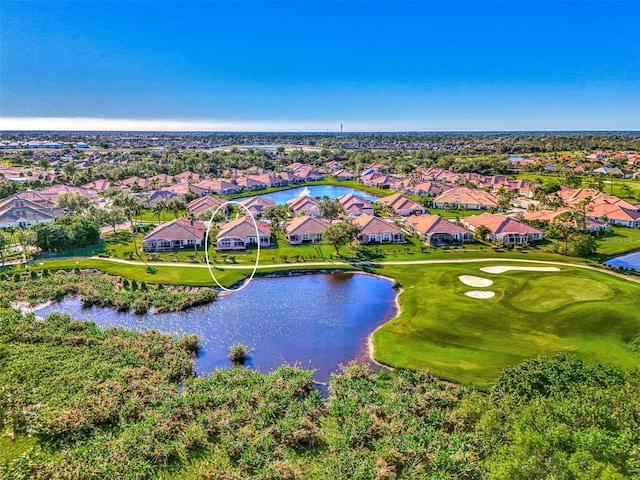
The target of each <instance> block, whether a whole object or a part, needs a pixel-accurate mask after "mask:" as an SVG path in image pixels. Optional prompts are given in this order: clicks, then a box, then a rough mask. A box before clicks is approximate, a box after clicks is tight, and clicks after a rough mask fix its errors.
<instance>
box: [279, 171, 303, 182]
mask: <svg viewBox="0 0 640 480" xmlns="http://www.w3.org/2000/svg"><path fill="white" fill-rule="evenodd" d="M278 176H279V177H280V178H281V179H283V180H284V181H286V182H287V185H289V184H296V183H303V182H304V178H300V177H298V176H297V175H295V174H293V173H291V172H281V173H280V174H279V175H278Z"/></svg>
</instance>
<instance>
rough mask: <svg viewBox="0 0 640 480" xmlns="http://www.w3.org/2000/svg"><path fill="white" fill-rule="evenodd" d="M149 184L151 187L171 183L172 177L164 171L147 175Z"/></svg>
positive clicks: (164, 185)
mask: <svg viewBox="0 0 640 480" xmlns="http://www.w3.org/2000/svg"><path fill="white" fill-rule="evenodd" d="M149 184H150V185H151V186H152V188H157V187H166V186H168V185H173V177H172V176H171V175H167V174H166V173H159V174H158V175H154V176H153V177H149Z"/></svg>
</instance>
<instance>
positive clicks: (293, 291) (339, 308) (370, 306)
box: [37, 273, 396, 382]
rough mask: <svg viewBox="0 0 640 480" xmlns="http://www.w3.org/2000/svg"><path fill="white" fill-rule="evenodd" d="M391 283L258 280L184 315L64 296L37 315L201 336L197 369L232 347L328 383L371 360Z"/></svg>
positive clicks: (331, 278)
mask: <svg viewBox="0 0 640 480" xmlns="http://www.w3.org/2000/svg"><path fill="white" fill-rule="evenodd" d="M395 297H396V292H395V291H394V290H393V288H392V284H391V282H390V281H388V280H386V279H383V278H380V277H375V276H371V275H365V274H353V273H335V274H314V275H299V276H291V277H274V278H258V279H255V280H253V281H252V282H251V283H250V284H249V285H248V286H247V287H246V288H244V289H243V290H241V291H239V292H237V293H232V294H230V295H225V296H222V297H220V299H219V300H218V301H216V302H213V303H211V304H209V305H204V306H200V307H195V308H192V309H190V310H187V311H186V312H175V313H164V314H147V315H134V314H132V313H118V312H116V311H114V310H110V309H105V308H96V307H93V308H88V309H83V308H82V304H81V301H80V300H79V299H66V300H64V301H62V302H60V303H57V304H52V305H50V306H48V307H46V308H43V309H41V310H39V311H38V312H37V315H38V316H43V317H44V316H46V315H49V314H51V313H54V312H64V313H68V314H69V315H70V316H71V317H73V318H78V319H81V320H91V321H94V322H95V323H96V324H97V325H98V326H100V327H102V328H106V327H125V328H127V329H130V330H136V331H143V330H150V329H155V330H158V331H161V332H165V333H169V334H171V335H175V336H179V335H184V334H187V333H195V334H197V335H198V336H199V337H200V340H201V347H202V349H201V352H200V354H199V356H198V358H197V360H196V373H197V374H198V375H201V376H202V375H208V374H210V373H211V372H212V371H213V370H215V369H216V368H220V367H229V366H230V365H231V363H230V361H229V359H228V355H229V347H230V346H231V345H233V344H234V343H244V344H246V345H247V346H248V347H249V349H250V353H249V355H250V358H249V361H248V362H247V363H246V365H247V366H250V367H252V368H257V369H259V370H261V371H264V372H268V371H271V370H273V369H274V368H276V367H278V366H280V365H282V364H283V363H288V364H296V365H298V366H300V367H303V368H309V369H315V370H316V371H315V374H314V377H315V379H316V380H318V381H321V382H324V381H326V380H328V379H329V376H330V374H331V372H335V371H337V370H338V369H339V365H340V364H346V363H348V362H349V361H350V360H357V361H360V362H369V361H370V360H369V355H368V346H367V339H368V337H369V335H370V334H371V333H372V332H373V331H374V330H375V329H376V328H377V327H379V326H380V325H382V324H383V323H385V322H386V321H388V320H390V319H391V318H393V317H394V316H395V315H396V304H395Z"/></svg>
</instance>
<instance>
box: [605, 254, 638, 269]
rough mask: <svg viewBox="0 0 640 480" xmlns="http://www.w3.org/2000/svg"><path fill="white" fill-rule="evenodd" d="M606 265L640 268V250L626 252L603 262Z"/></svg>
mask: <svg viewBox="0 0 640 480" xmlns="http://www.w3.org/2000/svg"><path fill="white" fill-rule="evenodd" d="M605 265H606V266H608V267H624V268H631V269H633V270H640V252H636V253H628V254H627V255H622V256H620V257H616V258H612V259H611V260H609V261H607V262H605Z"/></svg>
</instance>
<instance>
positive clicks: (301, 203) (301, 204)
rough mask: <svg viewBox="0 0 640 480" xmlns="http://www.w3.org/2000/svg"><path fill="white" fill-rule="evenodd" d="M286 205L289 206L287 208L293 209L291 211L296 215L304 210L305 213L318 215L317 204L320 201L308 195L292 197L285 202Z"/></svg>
mask: <svg viewBox="0 0 640 480" xmlns="http://www.w3.org/2000/svg"><path fill="white" fill-rule="evenodd" d="M287 205H288V206H289V208H291V210H293V213H294V214H296V215H300V214H301V213H302V212H304V214H305V215H311V216H312V217H320V211H319V210H318V205H320V202H319V201H318V200H316V199H315V198H313V197H310V196H308V195H303V196H300V197H296V198H293V199H291V200H289V201H288V202H287Z"/></svg>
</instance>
